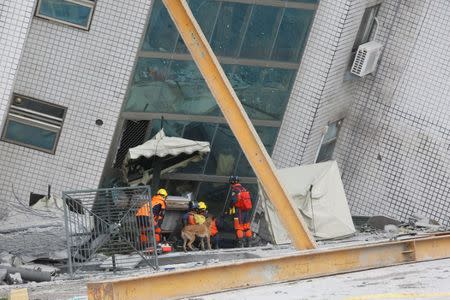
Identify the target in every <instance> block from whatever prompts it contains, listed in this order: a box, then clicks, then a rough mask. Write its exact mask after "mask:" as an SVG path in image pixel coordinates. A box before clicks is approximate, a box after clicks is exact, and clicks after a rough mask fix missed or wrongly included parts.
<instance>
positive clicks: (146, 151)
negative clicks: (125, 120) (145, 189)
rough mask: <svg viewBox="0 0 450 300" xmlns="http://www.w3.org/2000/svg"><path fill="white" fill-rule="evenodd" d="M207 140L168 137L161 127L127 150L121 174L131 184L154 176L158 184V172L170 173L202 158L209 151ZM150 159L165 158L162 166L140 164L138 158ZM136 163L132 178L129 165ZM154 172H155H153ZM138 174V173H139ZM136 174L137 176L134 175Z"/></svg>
mask: <svg viewBox="0 0 450 300" xmlns="http://www.w3.org/2000/svg"><path fill="white" fill-rule="evenodd" d="M210 151H211V148H210V144H209V142H203V141H194V140H189V139H184V138H180V137H169V136H166V134H165V133H164V130H163V129H161V130H160V131H159V132H158V133H157V134H156V135H155V136H154V137H153V138H152V139H150V140H148V141H147V142H145V143H143V144H142V145H139V146H137V147H134V148H130V149H129V150H128V154H127V156H126V158H125V161H124V164H123V168H122V170H123V175H124V179H125V180H126V182H128V183H129V184H131V185H135V184H138V183H147V182H148V181H149V180H151V179H153V177H154V175H155V176H156V179H155V180H156V182H157V184H159V174H164V173H170V172H172V171H174V170H176V169H178V168H182V167H186V166H187V165H188V164H189V163H193V162H198V161H201V160H202V159H203V156H204V155H205V154H206V153H208V152H210ZM142 158H146V159H151V160H153V161H154V159H155V158H156V159H157V160H158V158H161V159H162V158H165V159H164V163H162V162H161V160H160V164H163V166H161V167H162V168H158V167H157V168H156V169H155V170H154V168H153V167H155V166H156V165H154V164H152V165H151V167H150V166H149V165H147V164H146V163H144V164H142V165H140V164H141V163H142V160H141V161H140V162H139V160H138V159H142ZM135 162H137V164H138V168H137V169H135V172H136V171H137V174H136V173H135V172H134V173H135V174H134V175H131V177H134V179H132V178H129V177H128V176H129V172H130V170H129V166H130V165H134V166H136V163H135ZM153 173H155V174H153ZM139 174H140V175H139ZM136 175H137V177H136Z"/></svg>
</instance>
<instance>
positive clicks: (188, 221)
mask: <svg viewBox="0 0 450 300" xmlns="http://www.w3.org/2000/svg"><path fill="white" fill-rule="evenodd" d="M197 209H198V202H197V201H194V200H191V201H189V207H188V211H187V212H186V213H185V214H184V215H183V225H184V226H186V225H195V217H194V216H195V214H196V213H197Z"/></svg>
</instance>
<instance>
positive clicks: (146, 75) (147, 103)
mask: <svg viewBox="0 0 450 300" xmlns="http://www.w3.org/2000/svg"><path fill="white" fill-rule="evenodd" d="M168 71H169V61H167V60H164V59H154V58H140V59H139V61H138V63H137V66H136V70H135V72H134V77H133V84H132V86H131V88H130V91H129V94H128V102H127V106H126V108H125V110H126V111H136V112H146V111H152V112H155V111H164V110H163V109H164V107H165V105H166V102H165V100H166V99H167V98H169V99H172V98H176V95H174V93H173V90H175V89H176V88H172V85H170V84H168V83H167V81H166V79H167V73H168Z"/></svg>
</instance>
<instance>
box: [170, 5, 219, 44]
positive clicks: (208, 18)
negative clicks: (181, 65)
mask: <svg viewBox="0 0 450 300" xmlns="http://www.w3.org/2000/svg"><path fill="white" fill-rule="evenodd" d="M219 6H220V2H217V1H211V0H190V1H189V8H190V9H191V11H192V14H193V15H194V17H195V19H196V20H197V22H198V24H199V25H200V28H201V29H202V31H203V34H204V35H205V37H206V39H207V40H208V41H210V40H211V34H212V32H213V30H214V24H215V22H216V20H217V13H218V11H219ZM175 52H178V53H186V52H187V48H186V45H185V44H184V41H183V39H182V38H181V37H179V38H178V43H177V47H176V49H175Z"/></svg>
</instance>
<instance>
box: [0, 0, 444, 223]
mask: <svg viewBox="0 0 450 300" xmlns="http://www.w3.org/2000/svg"><path fill="white" fill-rule="evenodd" d="M188 3H189V6H190V8H191V10H192V12H193V14H194V16H195V17H196V18H197V20H198V21H199V25H200V27H201V28H202V30H203V31H204V34H205V36H206V38H207V39H208V41H209V43H210V44H211V47H212V49H213V50H214V52H215V54H216V55H217V56H218V59H219V61H220V63H221V65H222V67H223V69H224V71H225V73H226V75H227V77H228V79H229V80H230V82H231V84H232V85H233V88H234V89H235V91H236V93H237V95H238V96H239V98H240V100H241V102H242V104H243V106H244V108H245V110H246V112H247V114H248V115H249V117H250V119H251V120H252V123H253V124H254V126H255V128H256V130H257V132H258V134H259V135H260V138H261V139H262V141H263V143H264V145H265V146H266V149H267V151H268V152H269V154H271V155H272V158H273V159H274V161H275V164H276V165H277V166H278V167H289V166H294V165H299V164H309V163H314V162H317V161H323V160H327V159H336V160H337V161H338V163H339V166H340V168H341V172H342V178H343V182H344V186H345V190H346V193H347V197H348V201H349V204H350V207H351V210H352V213H353V214H356V215H372V214H384V215H389V216H393V217H396V218H400V219H407V218H408V217H409V216H411V214H413V213H416V212H418V213H421V214H424V215H427V216H429V217H433V218H434V219H436V220H438V221H440V222H443V223H446V222H447V221H448V220H447V215H448V212H449V208H448V203H449V200H450V199H449V198H450V196H449V195H450V193H449V186H448V182H449V166H450V164H449V158H450V154H449V132H450V130H449V127H450V125H449V122H448V120H449V118H448V117H449V116H448V115H449V114H450V110H449V106H450V104H449V103H450V101H449V100H448V90H449V86H450V83H448V82H447V81H446V74H447V72H450V66H449V65H448V64H447V60H448V58H447V57H448V55H447V54H446V53H447V51H446V50H447V49H448V46H449V43H450V40H448V41H447V40H446V35H445V31H444V30H445V29H444V28H447V26H446V25H447V24H446V23H448V22H447V21H446V20H450V18H448V16H449V14H450V4H448V3H447V2H446V1H445V0H437V1H431V0H427V1H416V0H409V1H403V0H384V1H381V0H339V1H331V0H321V1H320V3H319V1H316V0H269V1H253V0H248V1H247V0H239V1H238V0H221V1H214V0H190V1H188ZM0 17H2V18H0V34H1V36H2V37H4V36H5V37H9V40H10V41H11V42H6V43H5V45H4V47H2V49H1V50H0V51H1V53H2V54H3V55H2V60H1V62H0V63H1V64H2V66H4V70H6V72H3V73H2V74H0V86H1V87H2V90H1V92H0V118H1V124H2V140H1V141H0V153H1V157H2V159H1V160H0V165H1V167H2V170H3V171H2V173H1V175H0V205H1V206H3V207H4V208H5V209H3V212H7V211H8V207H11V205H14V203H16V202H17V201H22V202H27V201H28V198H29V193H30V192H33V193H38V194H46V191H47V188H48V185H51V187H52V191H53V192H54V193H60V192H61V191H63V190H72V189H82V188H95V187H97V186H111V185H112V184H114V180H115V177H116V176H117V174H118V172H117V171H118V170H120V169H121V167H122V164H123V160H124V157H125V154H126V152H127V150H128V148H130V147H133V146H137V145H139V144H141V143H143V142H145V141H146V140H148V139H149V138H151V137H152V136H153V135H154V134H156V132H158V131H159V130H160V129H161V128H163V129H164V130H165V132H166V134H167V135H171V136H181V137H185V138H189V139H194V140H202V141H209V142H210V143H211V146H212V150H211V152H210V154H209V155H208V156H206V157H205V158H204V159H203V160H202V161H200V162H197V163H195V164H191V165H189V166H187V167H185V168H182V169H178V170H177V171H176V172H173V173H170V174H165V175H163V177H162V179H163V181H162V184H163V185H164V186H165V187H166V188H168V189H169V192H170V193H172V194H178V195H180V194H183V193H185V192H194V194H195V196H196V198H197V199H202V200H205V201H207V202H208V203H209V204H210V207H211V209H212V210H213V211H214V212H216V213H217V212H221V210H222V209H223V207H224V206H225V204H226V199H227V197H228V193H229V189H228V184H227V179H228V176H229V175H232V174H237V175H239V176H241V178H242V179H243V182H244V183H246V184H247V185H248V186H249V187H250V188H251V189H252V190H253V191H255V190H256V178H255V176H254V173H253V172H252V170H251V167H250V166H249V164H248V162H247V160H246V159H245V157H244V155H243V154H242V151H241V149H240V147H239V145H238V143H237V141H236V139H235V138H234V136H233V134H232V132H231V131H230V129H229V127H228V126H227V124H226V121H225V120H224V118H223V116H222V115H221V112H220V109H219V108H218V106H217V105H216V103H215V100H214V98H213V97H212V95H211V93H210V92H209V90H208V88H207V86H206V84H205V82H204V80H203V78H202V77H201V75H200V73H199V71H198V69H197V68H196V66H195V63H194V62H193V61H192V58H191V56H190V54H189V53H188V51H187V49H186V47H185V45H184V43H183V41H182V39H181V38H180V37H179V34H178V32H177V30H176V28H175V26H174V24H173V23H172V21H171V20H170V17H169V15H168V14H167V11H166V10H165V8H164V6H163V5H162V2H161V0H153V1H144V0H142V1H121V2H117V1H112V0H97V1H91V0H75V1H71V2H68V1H65V0H38V1H32V0H28V1H27V0H18V1H15V2H14V4H3V5H1V6H0ZM2 40H4V39H2ZM13 40H14V42H12V41H13ZM369 40H376V41H378V42H380V43H381V44H383V52H382V55H381V59H380V61H379V65H378V68H377V70H376V71H375V72H374V73H372V74H370V75H366V76H365V77H363V78H359V77H357V76H355V75H352V74H350V72H349V69H350V66H351V63H352V61H353V57H354V55H355V52H356V50H357V48H358V46H359V45H360V44H363V43H365V42H368V41H369ZM6 41H7V40H6ZM16 204H17V203H16Z"/></svg>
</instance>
